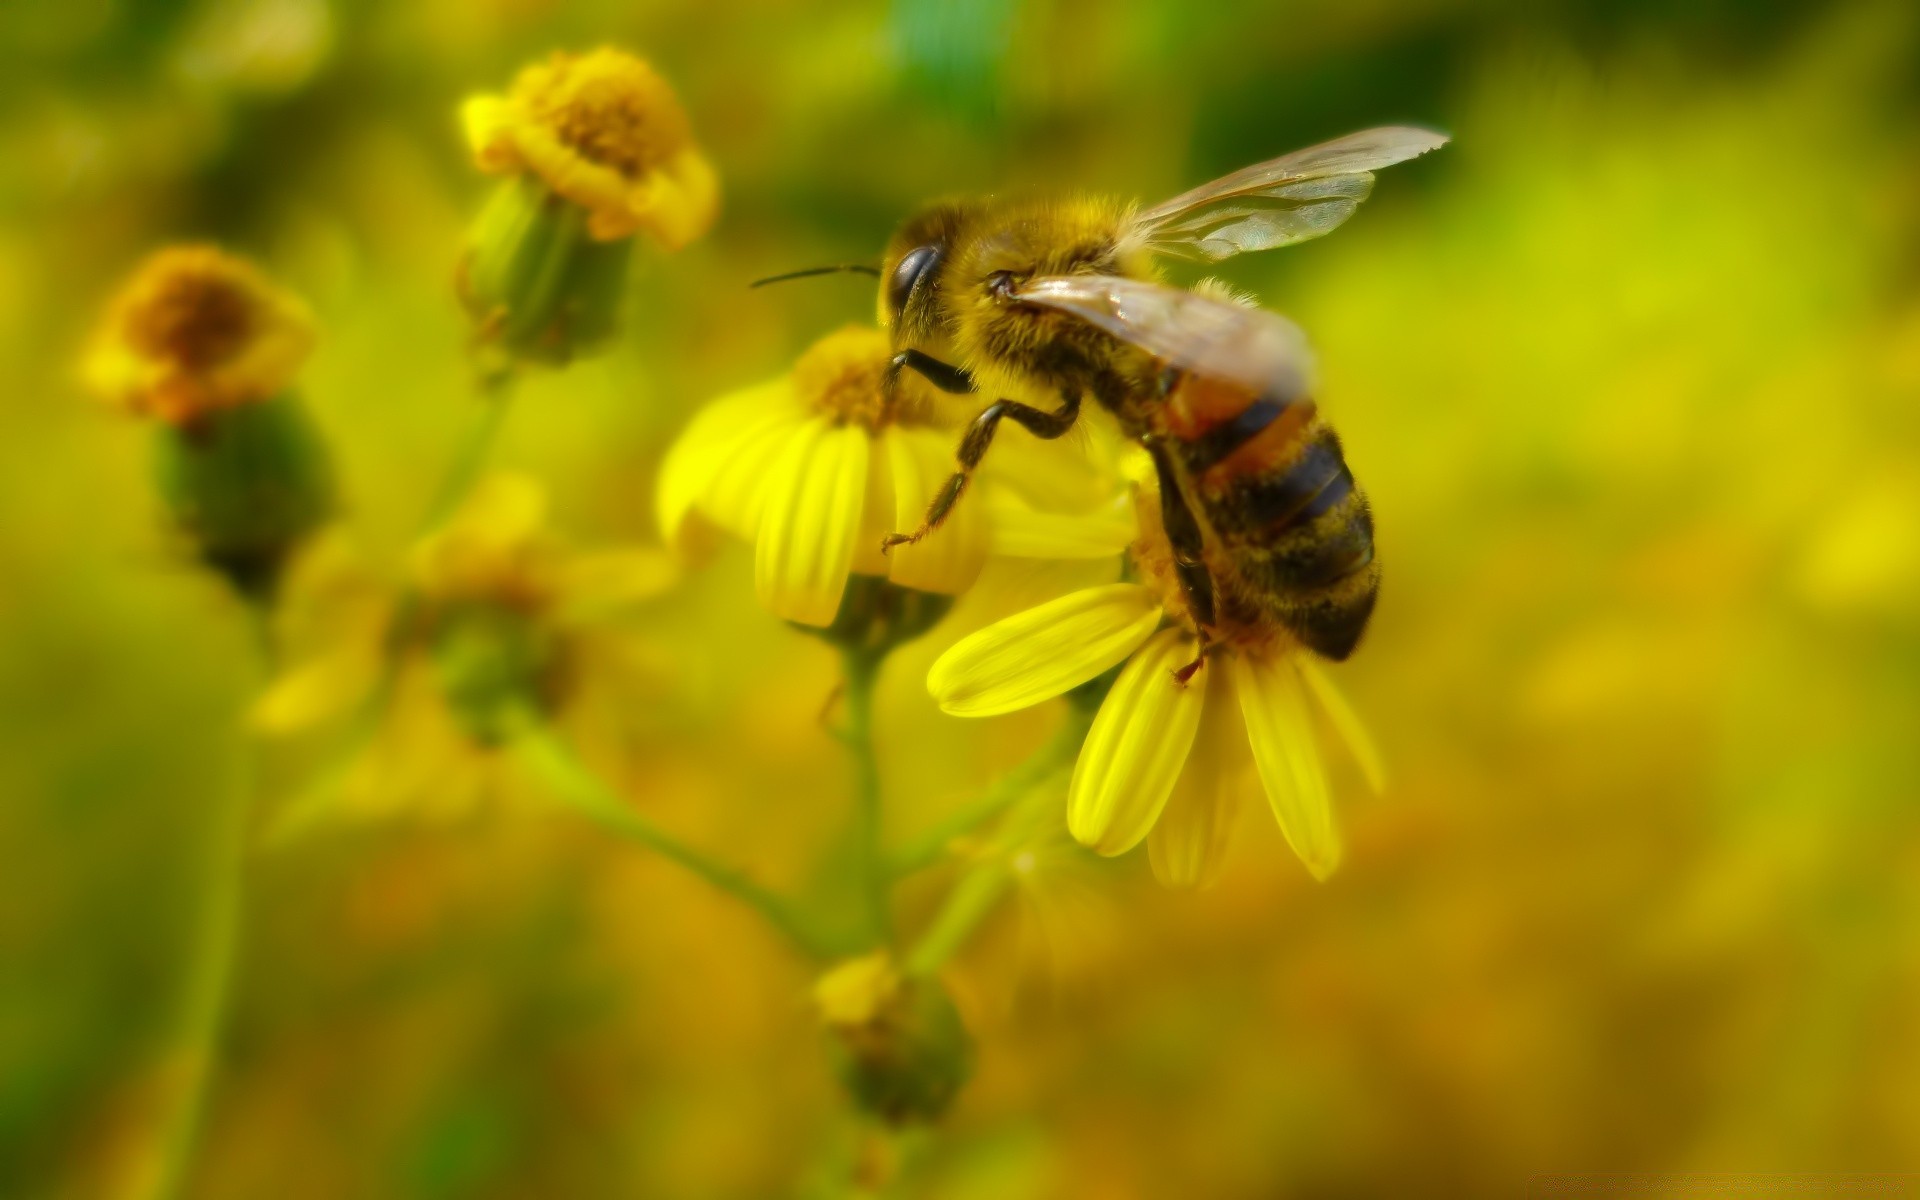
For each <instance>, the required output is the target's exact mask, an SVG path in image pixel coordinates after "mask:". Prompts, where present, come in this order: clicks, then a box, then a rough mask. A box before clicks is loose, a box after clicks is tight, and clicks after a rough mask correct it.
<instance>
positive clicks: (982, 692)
mask: <svg viewBox="0 0 1920 1200" xmlns="http://www.w3.org/2000/svg"><path fill="white" fill-rule="evenodd" d="M1159 624H1160V601H1159V599H1158V598H1157V597H1155V595H1154V594H1153V592H1152V591H1151V590H1150V589H1148V588H1145V587H1142V586H1141V585H1140V584H1137V583H1113V584H1107V585H1106V586H1104V587H1096V588H1086V589H1084V590H1082V591H1078V592H1074V593H1071V594H1070V595H1066V596H1062V597H1060V598H1059V599H1058V600H1053V601H1049V602H1048V603H1046V604H1042V605H1040V606H1039V607H1038V608H1030V609H1028V610H1027V611H1026V612H1023V613H1018V614H1016V615H1014V616H1011V617H1008V618H1007V619H1006V620H1004V621H996V622H994V623H993V624H992V625H989V626H987V627H986V628H985V629H982V630H980V631H979V632H977V633H973V634H969V635H968V636H967V637H964V638H962V639H961V640H960V641H959V642H957V643H955V644H954V646H953V648H952V649H950V650H948V651H947V652H946V653H945V654H942V655H941V656H940V657H939V658H938V659H936V660H935V661H934V664H933V668H932V669H931V670H929V671H928V672H927V691H929V692H930V693H932V695H933V698H934V699H935V700H936V701H938V702H939V705H940V707H941V709H942V710H943V711H945V712H949V713H952V714H953V715H954V716H956V717H991V716H996V715H998V714H1000V713H1008V712H1014V711H1016V710H1018V709H1022V708H1028V707H1030V706H1032V705H1035V704H1038V703H1040V702H1041V701H1042V700H1049V699H1052V698H1053V697H1055V696H1058V695H1059V694H1060V693H1062V692H1064V691H1066V690H1068V689H1069V688H1074V687H1078V686H1079V685H1081V684H1083V683H1085V682H1086V681H1087V680H1089V679H1092V678H1093V677H1094V676H1096V675H1099V674H1100V673H1101V672H1103V671H1105V670H1106V669H1107V668H1109V667H1111V666H1113V664H1115V663H1117V662H1119V661H1120V660H1121V659H1123V658H1125V657H1126V656H1127V655H1129V654H1131V653H1132V652H1133V651H1134V649H1135V648H1137V647H1138V646H1139V645H1140V643H1142V642H1144V641H1146V640H1147V638H1148V637H1149V636H1151V635H1152V633H1153V631H1154V628H1155V627H1156V626H1157V625H1159Z"/></svg>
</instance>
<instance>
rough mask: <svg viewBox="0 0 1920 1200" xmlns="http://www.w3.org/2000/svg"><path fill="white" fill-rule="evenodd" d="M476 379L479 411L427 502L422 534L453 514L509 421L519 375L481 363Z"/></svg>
mask: <svg viewBox="0 0 1920 1200" xmlns="http://www.w3.org/2000/svg"><path fill="white" fill-rule="evenodd" d="M478 371H479V377H478V379H477V381H476V383H475V390H476V391H477V393H478V394H477V395H476V396H475V397H474V400H475V403H477V404H478V405H479V406H480V407H479V411H478V413H477V414H476V415H475V416H474V418H473V420H472V422H471V423H470V424H469V425H468V426H467V432H466V436H465V437H464V438H463V439H462V440H461V442H460V445H459V448H458V449H457V450H455V452H454V456H453V460H452V462H450V463H449V464H448V465H447V473H446V474H445V475H443V476H441V478H440V486H439V487H437V488H435V489H434V492H433V499H432V501H431V502H430V503H429V504H428V505H427V511H426V514H425V515H424V516H423V517H421V519H420V528H419V530H418V532H419V534H420V535H421V536H425V535H426V534H429V533H432V532H433V531H434V530H435V529H438V528H439V527H440V526H441V525H442V524H443V523H444V522H445V521H446V519H447V518H448V517H450V516H452V515H453V512H454V510H455V509H457V508H459V507H460V502H461V501H462V500H465V499H466V498H467V493H469V492H471V491H472V490H473V485H474V483H475V482H476V481H477V480H478V479H479V478H480V473H481V471H483V470H485V469H486V465H487V460H488V459H489V458H491V457H492V456H493V444H494V443H495V442H496V441H498V440H499V438H500V429H501V427H502V426H504V425H505V424H506V419H507V410H508V409H509V408H511V407H512V401H513V385H514V381H515V379H516V378H517V376H515V374H514V372H513V368H511V367H481V368H478Z"/></svg>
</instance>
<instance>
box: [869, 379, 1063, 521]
mask: <svg viewBox="0 0 1920 1200" xmlns="http://www.w3.org/2000/svg"><path fill="white" fill-rule="evenodd" d="M1079 417H1080V394H1079V393H1078V392H1068V393H1065V394H1064V395H1063V396H1062V398H1061V401H1060V407H1059V408H1058V409H1056V410H1054V411H1053V412H1048V411H1046V410H1045V409H1041V408H1035V407H1033V406H1032V405H1030V404H1021V403H1019V402H1017V401H1014V400H996V401H994V402H993V403H992V404H989V405H988V406H987V407H986V409H985V410H984V411H983V412H981V414H980V415H979V416H977V417H975V418H974V419H973V424H971V425H969V426H967V435H966V436H965V437H963V438H961V439H960V452H959V454H958V456H957V457H958V458H959V460H960V469H959V470H958V471H955V472H954V473H953V474H952V475H951V476H949V477H948V479H947V482H946V483H945V484H943V485H942V486H941V488H940V491H939V494H938V495H936V496H934V498H933V503H932V504H931V505H929V506H928V508H927V519H926V520H924V521H922V522H921V523H920V528H918V529H916V530H914V531H913V532H912V533H894V534H889V535H887V537H886V539H885V540H883V541H882V542H881V543H880V549H881V550H882V551H883V552H884V551H887V550H891V549H892V548H893V547H895V546H900V545H911V544H912V543H914V542H917V541H919V540H920V539H921V538H923V537H926V536H927V535H928V534H929V533H932V532H933V531H934V530H935V529H938V528H939V527H940V523H941V522H942V521H944V520H946V519H947V514H948V513H950V512H952V511H953V506H954V505H956V504H958V503H959V502H960V497H961V495H962V494H963V493H964V492H965V491H966V490H967V483H968V481H969V480H971V479H972V478H973V472H974V469H975V468H976V467H978V466H979V465H980V460H981V459H983V458H985V457H986V456H987V447H988V446H991V445H992V444H993V435H994V434H995V433H996V432H998V430H999V428H1000V422H1001V421H1003V420H1005V421H1012V422H1013V423H1014V424H1016V425H1018V426H1020V427H1021V428H1023V429H1025V430H1026V431H1027V432H1028V433H1031V434H1032V435H1033V436H1035V437H1037V438H1045V439H1048V440H1052V439H1053V438H1057V437H1059V436H1061V435H1062V434H1064V433H1066V432H1067V430H1069V429H1072V428H1073V423H1074V422H1075V421H1076V420H1078V419H1079Z"/></svg>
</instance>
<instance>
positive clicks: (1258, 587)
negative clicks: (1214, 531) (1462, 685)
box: [1216, 425, 1380, 660]
mask: <svg viewBox="0 0 1920 1200" xmlns="http://www.w3.org/2000/svg"><path fill="white" fill-rule="evenodd" d="M1221 501H1222V503H1220V504H1219V505H1218V506H1217V508H1216V511H1217V512H1219V514H1220V516H1219V517H1217V518H1216V524H1217V525H1219V526H1222V527H1224V528H1223V533H1225V534H1226V541H1227V543H1228V544H1229V546H1230V547H1231V548H1232V550H1233V551H1234V557H1235V558H1236V560H1237V561H1238V563H1239V566H1240V570H1241V573H1242V575H1243V576H1244V577H1245V578H1246V580H1247V582H1248V583H1249V584H1251V585H1252V586H1253V588H1254V590H1255V591H1257V592H1259V593H1260V594H1261V595H1263V596H1265V597H1266V600H1267V605H1268V607H1269V609H1270V611H1271V612H1272V613H1273V614H1274V616H1275V617H1276V618H1277V619H1278V620H1279V621H1280V622H1281V624H1283V625H1284V626H1286V628H1287V629H1288V630H1289V631H1291V632H1292V633H1293V634H1294V635H1295V636H1297V637H1298V638H1299V639H1300V640H1301V642H1302V643H1304V644H1305V645H1306V646H1307V647H1308V648H1309V649H1311V650H1313V651H1314V652H1315V653H1318V654H1321V655H1323V656H1325V657H1327V658H1331V659H1335V660H1338V659H1343V658H1346V657H1347V656H1348V655H1349V654H1351V653H1352V652H1353V648H1354V646H1355V645H1356V644H1357V643H1358V642H1359V640H1360V635H1361V633H1362V632H1364V631H1365V629H1366V626H1367V620H1368V618H1369V617H1371V616H1372V613H1373V603H1374V599H1375V596H1376V595H1377V594H1378V592H1379V584H1380V570H1379V567H1378V566H1377V565H1376V564H1375V563H1374V561H1373V513H1372V511H1371V510H1370V509H1369V508H1368V506H1367V500H1366V496H1365V495H1364V494H1362V493H1361V491H1360V488H1359V485H1358V484H1356V483H1355V482H1354V478H1353V473H1352V472H1351V471H1350V470H1348V469H1347V464H1346V460H1345V458H1344V457H1343V456H1342V455H1341V453H1340V440H1339V438H1338V437H1336V436H1335V435H1334V433H1333V431H1332V430H1331V429H1329V428H1327V427H1325V426H1324V425H1323V426H1320V427H1318V428H1316V429H1314V430H1313V431H1312V432H1311V433H1310V434H1309V436H1308V438H1307V440H1306V444H1305V445H1303V446H1301V447H1300V450H1299V453H1297V454H1296V455H1294V456H1293V457H1292V459H1291V461H1288V462H1286V463H1284V464H1279V465H1276V466H1275V467H1274V468H1273V469H1271V470H1268V471H1265V472H1261V473H1259V474H1251V475H1248V476H1246V477H1243V478H1242V479H1240V480H1238V481H1236V485H1235V486H1234V487H1233V488H1232V489H1230V490H1229V491H1228V492H1227V494H1226V495H1224V496H1222V497H1221Z"/></svg>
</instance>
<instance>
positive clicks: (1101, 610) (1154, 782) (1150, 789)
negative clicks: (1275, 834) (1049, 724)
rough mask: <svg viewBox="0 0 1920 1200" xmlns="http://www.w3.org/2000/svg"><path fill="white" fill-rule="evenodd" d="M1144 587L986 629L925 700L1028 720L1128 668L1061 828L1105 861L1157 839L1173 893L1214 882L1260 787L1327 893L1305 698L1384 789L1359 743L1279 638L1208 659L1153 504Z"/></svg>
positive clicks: (1299, 654) (1303, 660) (1098, 721)
mask: <svg viewBox="0 0 1920 1200" xmlns="http://www.w3.org/2000/svg"><path fill="white" fill-rule="evenodd" d="M1139 508H1140V510H1141V514H1142V516H1141V521H1140V525H1141V536H1140V538H1139V540H1138V541H1136V542H1135V543H1134V547H1133V551H1132V559H1133V563H1134V566H1135V570H1136V573H1137V576H1138V581H1136V582H1121V583H1113V584H1107V585H1103V586H1100V587H1093V588H1086V589H1082V590H1080V591H1077V592H1073V593H1070V594H1068V595H1066V596H1062V597H1060V598H1059V599H1056V600H1053V601H1050V602H1048V603H1046V604H1042V605H1040V606H1038V607H1036V608H1033V609H1030V610H1028V611H1026V612H1023V613H1019V614H1017V615H1015V616H1012V617H1009V618H1007V619H1005V620H1002V621H999V622H996V623H995V624H992V625H989V626H987V627H986V628H985V629H982V630H979V631H978V632H976V633H973V634H971V635H969V636H968V637H966V638H964V639H962V640H961V641H960V642H958V643H956V644H955V645H954V646H953V647H952V648H951V649H950V650H948V651H947V652H946V653H945V654H943V655H941V657H940V658H939V659H938V660H937V661H936V662H935V663H934V664H933V668H932V670H931V671H930V672H929V673H928V676H927V686H928V690H929V691H931V692H932V694H933V696H934V698H935V699H936V700H937V701H938V702H939V704H940V707H941V708H942V709H944V710H945V711H947V712H949V713H952V714H954V715H956V716H966V717H985V716H993V715H996V714H999V713H1006V712H1013V711H1015V710H1017V709H1022V708H1027V707H1029V706H1031V705H1034V704H1038V703H1040V702H1041V701H1043V700H1047V699H1051V698H1052V697H1054V696H1058V695H1061V694H1062V693H1064V692H1066V691H1068V690H1070V689H1072V688H1074V687H1077V686H1079V685H1080V684H1083V683H1086V682H1088V681H1089V680H1092V679H1094V678H1097V677H1098V676H1100V675H1102V674H1104V673H1105V672H1106V671H1108V670H1110V669H1112V668H1113V667H1115V666H1117V665H1119V664H1121V663H1123V662H1124V663H1125V664H1126V665H1125V667H1124V668H1122V669H1121V671H1120V674H1119V677H1118V678H1117V679H1116V680H1115V681H1114V684H1113V687H1112V689H1111V690H1110V691H1109V692H1108V694H1107V697H1106V699H1105V700H1104V701H1103V702H1102V703H1101V706H1100V711H1099V713H1098V715H1097V716H1096V717H1095V718H1094V722H1093V727H1092V729H1091V730H1089V732H1088V734H1087V740H1086V743H1085V745H1084V746H1083V747H1082V748H1081V751H1080V756H1079V759H1078V761H1077V762H1076V764H1075V766H1074V772H1073V780H1072V783H1071V784H1070V785H1069V788H1068V795H1067V827H1068V829H1069V830H1070V831H1071V832H1072V834H1073V836H1074V838H1075V839H1076V840H1078V841H1079V842H1081V843H1082V844H1083V845H1086V846H1090V847H1092V848H1093V849H1094V850H1096V851H1098V852H1099V853H1101V854H1107V855H1113V854H1121V853H1124V852H1125V851H1127V850H1130V849H1132V848H1133V847H1134V846H1136V845H1138V844H1139V843H1140V842H1141V840H1142V839H1148V838H1149V834H1151V838H1150V840H1149V842H1148V851H1149V854H1150V856H1151V858H1152V862H1153V868H1154V873H1155V874H1156V875H1157V876H1158V877H1159V878H1160V879H1161V880H1162V881H1163V882H1165V883H1168V884H1170V885H1175V886H1197V885H1201V884H1204V883H1207V882H1209V881H1210V880H1211V879H1212V878H1213V877H1214V876H1215V875H1216V874H1217V872H1218V870H1219V868H1220V866H1221V864H1222V863H1223V862H1224V859H1225V852H1226V848H1227V839H1228V836H1229V834H1230V832H1231V830H1232V826H1233V821H1234V818H1235V817H1236V815H1237V814H1238V811H1239V808H1240V805H1241V804H1242V802H1243V801H1244V800H1245V799H1246V797H1247V796H1248V795H1249V793H1250V792H1251V791H1252V790H1253V786H1254V785H1253V780H1254V779H1255V778H1256V777H1257V778H1258V780H1259V786H1260V788H1261V790H1263V791H1264V792H1265V794H1266V797H1267V801H1268V803H1269V804H1270V805H1271V806H1272V808H1273V813H1274V816H1275V817H1276V818H1277V819H1278V821H1279V823H1280V828H1281V831H1282V832H1283V833H1284V834H1285V835H1286V838H1287V841H1288V843H1289V844H1290V845H1291V846H1292V847H1293V849H1294V852H1295V853H1296V854H1298V855H1299V857H1300V859H1301V861H1302V862H1303V863H1305V864H1306V866H1307V869H1308V870H1310V871H1311V872H1313V874H1314V875H1315V876H1316V877H1320V878H1324V877H1325V876H1326V875H1327V874H1328V873H1330V872H1331V871H1332V870H1333V869H1334V867H1335V866H1336V865H1337V864H1338V862H1339V858H1340V846H1339V839H1338V836H1337V834H1336V832H1335V829H1334V824H1333V813H1332V805H1331V802H1330V798H1329V794H1328V787H1327V780H1326V773H1325V770H1324V769H1323V766H1322V763H1321V758H1320V751H1319V747H1318V742H1317V738H1316V735H1315V730H1314V724H1313V717H1312V711H1311V705H1310V704H1309V699H1308V697H1309V694H1311V695H1312V697H1313V699H1314V700H1315V701H1317V702H1318V706H1319V707H1320V708H1321V709H1322V710H1323V711H1324V712H1325V714H1326V716H1327V717H1328V718H1329V720H1330V721H1331V723H1332V724H1333V726H1334V727H1335V729H1336V730H1337V731H1338V732H1339V733H1340V734H1341V735H1342V736H1343V738H1344V739H1345V740H1346V741H1347V743H1348V745H1349V747H1350V749H1351V750H1352V752H1353V753H1354V755H1355V757H1356V758H1357V759H1358V760H1359V762H1360V763H1361V765H1362V768H1363V769H1364V770H1365V771H1366V772H1367V774H1368V777H1369V779H1370V781H1373V782H1374V783H1375V786H1376V787H1377V786H1378V779H1379V767H1378V756H1377V755H1376V754H1375V753H1374V751H1373V749H1372V746H1371V743H1370V742H1369V740H1368V738H1367V736H1366V733H1365V730H1364V729H1363V727H1362V726H1361V725H1360V723H1359V721H1358V719H1357V718H1356V717H1355V716H1354V714H1353V711H1352V709H1351V708H1350V707H1349V706H1348V705H1347V703H1346V701H1345V700H1344V698H1343V697H1341V696H1340V694H1339V692H1338V691H1336V690H1335V688H1334V686H1333V684H1332V682H1331V681H1330V680H1329V679H1327V677H1326V676H1325V675H1324V674H1323V673H1322V672H1321V670H1320V668H1319V667H1318V666H1317V665H1316V664H1315V663H1314V662H1313V660H1312V658H1311V657H1310V656H1309V655H1308V654H1307V653H1306V652H1305V651H1303V650H1301V649H1300V648H1299V646H1298V645H1297V644H1296V643H1295V642H1294V641H1293V640H1292V639H1291V638H1290V637H1288V636H1287V635H1286V633H1285V632H1284V631H1283V630H1281V629H1280V628H1279V627H1278V626H1275V625H1272V624H1270V623H1260V624H1258V625H1246V626H1238V627H1228V628H1224V629H1220V630H1216V634H1217V635H1218V637H1219V639H1220V640H1217V641H1215V643H1214V644H1213V646H1212V647H1211V649H1210V650H1209V652H1208V657H1207V660H1206V663H1205V665H1204V666H1203V667H1202V668H1201V670H1200V672H1199V674H1198V675H1196V676H1195V677H1193V679H1192V680H1191V681H1189V682H1185V683H1183V682H1181V681H1180V680H1179V679H1178V678H1177V676H1176V672H1178V671H1179V670H1180V668H1182V667H1183V666H1185V665H1187V664H1189V663H1191V662H1192V661H1193V659H1194V657H1195V655H1196V654H1197V653H1198V652H1199V640H1198V638H1197V636H1196V634H1195V632H1194V630H1193V628H1192V625H1191V622H1190V620H1189V618H1188V616H1187V610H1186V602H1185V598H1184V597H1183V596H1182V595H1181V593H1180V590H1179V585H1178V582H1177V580H1176V578H1175V576H1174V573H1173V569H1172V564H1173V559H1172V553H1171V551H1170V549H1169V548H1168V547H1167V545H1166V539H1165V535H1164V533H1162V532H1161V530H1160V528H1159V523H1158V520H1157V500H1154V499H1152V498H1151V493H1150V492H1143V496H1142V499H1141V501H1140V504H1139Z"/></svg>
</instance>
